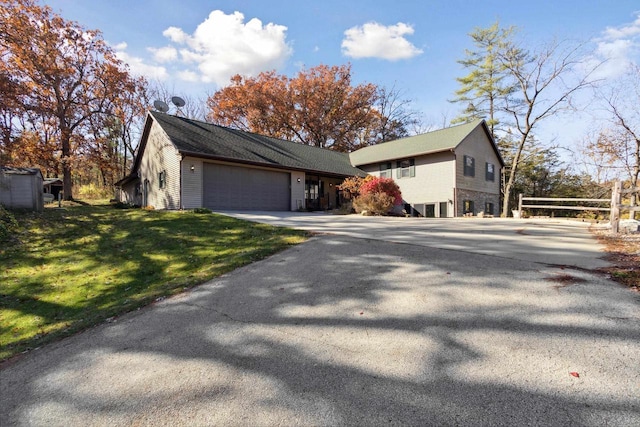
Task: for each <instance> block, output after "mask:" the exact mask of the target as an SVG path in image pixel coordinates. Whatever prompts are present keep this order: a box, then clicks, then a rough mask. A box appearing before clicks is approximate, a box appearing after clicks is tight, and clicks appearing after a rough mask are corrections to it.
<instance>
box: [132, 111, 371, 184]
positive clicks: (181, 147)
mask: <svg viewBox="0 0 640 427" xmlns="http://www.w3.org/2000/svg"><path fill="white" fill-rule="evenodd" d="M150 118H152V119H153V120H155V121H156V122H157V123H158V124H159V125H160V126H161V127H162V129H163V130H164V131H165V132H166V134H167V135H168V136H169V139H170V140H171V142H172V143H173V145H174V146H175V147H176V149H177V150H178V152H180V153H181V154H184V155H189V156H193V157H202V158H208V159H216V160H225V161H232V162H238V163H244V164H252V165H260V166H270V167H275V168H280V169H291V170H301V171H306V172H316V173H321V174H329V175H339V176H353V175H359V176H365V175H366V173H365V172H363V171H362V170H360V169H358V168H356V167H353V166H352V165H351V162H350V161H349V155H348V154H347V153H340V152H337V151H333V150H328V149H324V148H318V147H312V146H309V145H304V144H299V143H296V142H291V141H285V140H282V139H277V138H270V137H267V136H263V135H258V134H255V133H250V132H244V131H240V130H236V129H230V128H226V127H223V126H218V125H214V124H211V123H206V122H202V121H199V120H192V119H186V118H184V117H177V116H172V115H169V114H165V113H160V112H157V111H152V112H149V116H148V117H147V120H148V121H149V120H150ZM145 134H148V130H147V126H145ZM142 142H143V143H146V138H145V135H144V134H143V141H142ZM141 149H142V150H144V147H141ZM140 154H141V153H140ZM136 160H137V159H136ZM136 163H138V162H137V161H136ZM135 167H136V165H134V170H135Z"/></svg>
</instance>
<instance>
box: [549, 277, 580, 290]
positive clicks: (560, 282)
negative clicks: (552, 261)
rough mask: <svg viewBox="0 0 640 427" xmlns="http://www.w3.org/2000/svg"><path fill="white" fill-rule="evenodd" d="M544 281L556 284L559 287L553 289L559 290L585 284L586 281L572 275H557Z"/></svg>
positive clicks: (555, 286)
mask: <svg viewBox="0 0 640 427" xmlns="http://www.w3.org/2000/svg"><path fill="white" fill-rule="evenodd" d="M544 280H546V281H548V282H555V283H557V285H554V286H553V288H554V289H556V290H559V289H561V288H566V287H567V286H571V285H575V284H576V283H584V282H586V280H584V279H583V278H581V277H575V276H572V275H570V274H566V273H565V274H556V275H555V276H551V277H545V278H544Z"/></svg>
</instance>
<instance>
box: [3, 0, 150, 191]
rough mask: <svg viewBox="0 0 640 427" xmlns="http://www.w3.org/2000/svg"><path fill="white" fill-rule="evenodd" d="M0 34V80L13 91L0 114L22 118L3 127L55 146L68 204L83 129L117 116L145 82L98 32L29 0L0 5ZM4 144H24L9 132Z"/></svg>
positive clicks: (85, 138) (86, 137)
mask: <svg viewBox="0 0 640 427" xmlns="http://www.w3.org/2000/svg"><path fill="white" fill-rule="evenodd" d="M0 28H2V30H1V31H0V58H1V59H2V62H1V63H0V76H3V84H7V83H6V82H7V77H8V78H9V82H10V84H11V85H12V88H13V89H12V91H11V93H10V95H9V96H8V97H9V98H10V101H11V102H10V104H9V105H10V106H11V108H13V110H12V111H10V110H8V109H7V108H5V107H2V108H3V111H2V116H3V117H5V118H6V117H7V115H10V114H12V113H17V114H18V115H20V116H21V117H20V118H16V117H10V118H8V119H4V123H3V126H8V127H11V126H15V124H16V123H21V124H22V127H21V131H20V132H21V133H22V134H25V131H31V132H34V133H35V134H36V135H38V136H39V137H40V138H41V139H44V138H45V135H47V138H49V139H48V141H47V142H48V143H54V145H55V149H54V150H53V153H52V154H53V157H54V158H56V159H57V162H58V164H59V169H60V171H61V172H62V176H63V182H64V197H65V199H72V198H73V192H72V186H73V181H72V173H73V170H74V168H76V167H77V166H78V165H79V164H80V163H81V153H83V152H87V150H86V149H85V148H86V146H87V144H89V143H90V141H92V138H91V132H88V131H87V129H88V128H89V127H95V126H96V122H97V121H99V120H100V119H104V120H111V119H112V118H113V117H116V116H117V115H118V108H119V107H118V106H122V105H124V104H125V103H126V102H127V101H126V95H127V94H129V93H131V92H135V91H137V90H139V89H140V88H142V87H143V86H144V85H145V83H144V80H143V79H134V78H132V77H131V76H130V75H129V72H128V70H127V69H126V67H125V66H124V65H123V64H122V63H121V62H120V61H119V60H118V59H117V58H116V57H115V54H114V52H113V51H112V49H111V48H110V47H109V46H108V45H107V44H106V43H105V42H104V40H103V39H102V36H101V34H100V32H98V31H94V30H87V29H85V28H83V27H82V26H80V25H79V24H78V23H75V22H71V21H67V20H65V19H64V18H62V17H60V16H59V15H57V14H55V13H54V12H53V11H52V10H51V8H50V7H48V6H40V5H38V4H37V3H36V2H35V1H34V0H2V3H1V4H0ZM25 117H28V119H26V120H25ZM90 122H91V126H89V124H90ZM35 123H37V125H35ZM4 132H6V133H9V134H12V133H14V132H15V131H14V130H13V129H9V130H6V129H5V131H4ZM8 139H11V143H12V144H14V145H15V144H20V143H22V142H23V141H24V140H25V138H24V137H22V138H15V133H14V135H12V136H11V137H9V138H8ZM5 142H6V141H5ZM48 154H51V150H50V149H49V152H48ZM48 154H47V155H48Z"/></svg>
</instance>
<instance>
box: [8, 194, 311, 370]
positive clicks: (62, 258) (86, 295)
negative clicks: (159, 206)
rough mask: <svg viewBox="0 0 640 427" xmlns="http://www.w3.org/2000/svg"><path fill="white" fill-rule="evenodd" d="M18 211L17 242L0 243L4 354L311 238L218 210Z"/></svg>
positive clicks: (99, 207) (75, 207) (81, 208)
mask: <svg viewBox="0 0 640 427" xmlns="http://www.w3.org/2000/svg"><path fill="white" fill-rule="evenodd" d="M56 206H57V205H56ZM15 217H16V219H17V222H18V226H17V227H16V228H15V229H14V233H12V238H11V240H10V241H9V242H7V241H4V242H2V243H1V244H0V360H4V359H7V358H9V357H11V356H14V355H16V354H19V353H21V352H25V351H28V350H30V349H33V348H35V347H39V346H41V345H43V344H45V343H47V342H50V341H52V340H55V339H59V338H61V337H63V336H68V335H71V334H73V333H75V332H78V331H80V330H83V329H86V328H88V327H90V326H92V325H96V324H98V323H101V322H103V321H105V319H108V318H111V317H113V316H118V315H120V314H123V313H126V312H129V311H132V310H135V309H137V308H139V307H142V306H144V305H146V304H149V303H150V302H152V301H154V300H156V299H157V298H159V297H164V296H168V295H172V294H176V293H179V292H182V291H183V290H185V289H187V288H189V287H191V286H194V285H196V284H200V283H203V282H205V281H207V280H209V279H211V278H213V277H216V276H219V275H221V274H224V273H226V272H229V271H231V270H234V269H236V268H238V267H240V266H243V265H246V264H249V263H251V262H253V261H256V260H259V259H262V258H264V257H267V256H269V255H271V254H273V253H275V252H277V251H280V250H282V249H284V248H286V247H287V246H290V245H293V244H297V243H300V242H302V241H304V240H305V238H306V234H305V233H304V232H301V231H295V230H290V229H284V228H278V227H273V226H269V225H264V224H255V223H250V222H246V221H241V220H237V219H233V218H229V217H225V216H221V215H215V214H207V213H195V212H192V211H146V210H141V209H114V208H112V207H111V206H109V205H106V204H103V205H93V206H92V205H86V204H83V205H73V206H66V207H64V208H63V209H56V208H54V207H50V208H46V209H45V210H44V212H42V213H27V212H24V213H15Z"/></svg>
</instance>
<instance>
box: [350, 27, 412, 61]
mask: <svg viewBox="0 0 640 427" xmlns="http://www.w3.org/2000/svg"><path fill="white" fill-rule="evenodd" d="M413 32H414V30H413V27H412V26H410V25H407V24H405V23H402V22H399V23H397V24H396V25H390V26H384V25H381V24H378V23H377V22H369V23H366V24H364V25H363V26H361V27H359V26H356V27H352V28H349V29H348V30H346V31H345V32H344V35H345V38H344V40H343V41H342V53H343V54H344V55H346V56H349V57H351V58H381V59H387V60H389V61H397V60H399V59H409V58H413V57H414V56H417V55H420V54H421V53H422V50H421V49H418V48H417V47H415V46H414V45H413V44H411V43H410V42H409V41H408V40H407V39H406V38H405V36H406V35H411V34H413Z"/></svg>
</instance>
